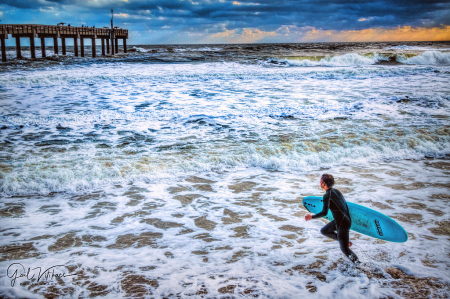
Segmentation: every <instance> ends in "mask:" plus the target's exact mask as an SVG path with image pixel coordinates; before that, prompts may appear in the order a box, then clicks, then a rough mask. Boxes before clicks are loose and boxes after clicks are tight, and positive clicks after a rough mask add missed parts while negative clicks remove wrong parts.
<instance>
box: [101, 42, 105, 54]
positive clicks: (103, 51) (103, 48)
mask: <svg viewBox="0 0 450 299" xmlns="http://www.w3.org/2000/svg"><path fill="white" fill-rule="evenodd" d="M102 56H105V39H104V38H102Z"/></svg>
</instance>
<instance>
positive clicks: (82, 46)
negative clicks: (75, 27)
mask: <svg viewBox="0 0 450 299" xmlns="http://www.w3.org/2000/svg"><path fill="white" fill-rule="evenodd" d="M80 50H81V57H84V38H82V37H81V38H80Z"/></svg>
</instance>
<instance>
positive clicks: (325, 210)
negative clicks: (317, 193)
mask: <svg viewBox="0 0 450 299" xmlns="http://www.w3.org/2000/svg"><path fill="white" fill-rule="evenodd" d="M327 193H328V192H327ZM329 209H330V195H327V194H326V193H325V195H324V196H323V209H322V212H320V213H317V214H316V215H313V216H312V219H316V218H322V217H324V216H327V215H328V210H329Z"/></svg>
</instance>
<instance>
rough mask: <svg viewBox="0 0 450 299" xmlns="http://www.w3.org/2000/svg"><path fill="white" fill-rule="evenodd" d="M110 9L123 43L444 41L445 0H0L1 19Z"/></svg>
mask: <svg viewBox="0 0 450 299" xmlns="http://www.w3.org/2000/svg"><path fill="white" fill-rule="evenodd" d="M111 8H113V9H114V26H118V27H121V28H126V29H129V30H130V36H129V40H128V44H130V45H144V44H214V43H217V44H221V43H297V42H351V41H360V42H366V41H413V40H415V41H423V40H426V41H435V40H447V41H449V40H450V0H446V1H444V0H429V1H417V0H377V1H369V0H351V1H341V0H238V1H235V0H0V20H1V22H0V24H46V25H51V24H55V25H56V24H57V23H59V22H65V23H69V24H71V26H81V25H85V26H95V27H97V28H99V27H100V28H101V27H104V26H110V19H111ZM7 42H8V44H10V45H13V39H11V38H9V39H8V40H7ZM24 44H26V43H24ZM69 44H70V42H69Z"/></svg>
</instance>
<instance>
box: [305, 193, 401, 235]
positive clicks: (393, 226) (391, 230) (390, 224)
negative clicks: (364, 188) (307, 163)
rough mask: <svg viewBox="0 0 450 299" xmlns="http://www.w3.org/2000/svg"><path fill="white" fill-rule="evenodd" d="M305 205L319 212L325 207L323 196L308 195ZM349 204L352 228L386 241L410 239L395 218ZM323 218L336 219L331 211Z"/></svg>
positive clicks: (312, 210)
mask: <svg viewBox="0 0 450 299" xmlns="http://www.w3.org/2000/svg"><path fill="white" fill-rule="evenodd" d="M303 206H304V207H305V208H306V209H307V210H308V211H310V212H311V213H314V214H317V213H319V212H321V211H322V209H323V197H322V196H307V197H305V198H303ZM347 206H348V209H349V212H350V217H351V218H352V226H351V229H352V230H354V231H356V232H358V233H361V234H364V235H367V236H371V237H374V238H378V239H381V240H385V241H391V242H398V243H402V242H406V241H407V240H408V234H407V233H406V231H405V229H404V228H403V227H402V226H401V225H400V224H398V223H397V222H396V221H395V220H394V219H392V218H390V217H388V216H386V215H384V214H381V213H380V212H377V211H375V210H372V209H369V208H366V207H363V206H361V205H358V204H355V203H351V202H347ZM323 218H325V219H327V220H330V221H332V220H334V219H333V215H332V214H331V211H328V215H327V216H325V217H323Z"/></svg>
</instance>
